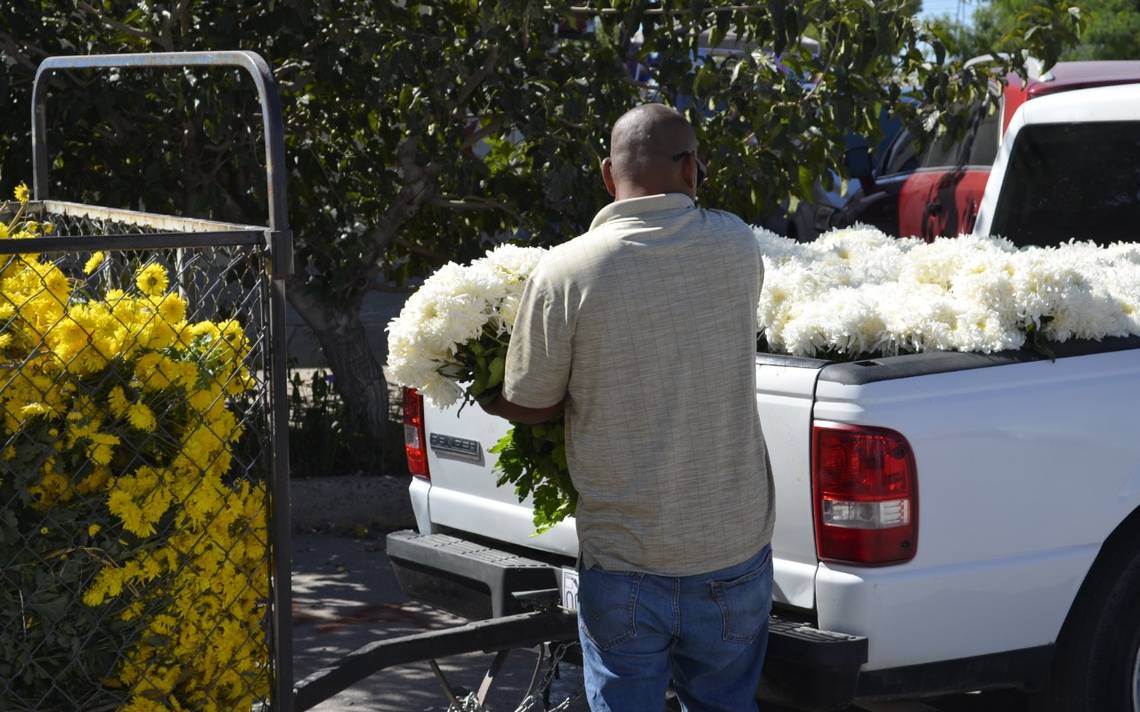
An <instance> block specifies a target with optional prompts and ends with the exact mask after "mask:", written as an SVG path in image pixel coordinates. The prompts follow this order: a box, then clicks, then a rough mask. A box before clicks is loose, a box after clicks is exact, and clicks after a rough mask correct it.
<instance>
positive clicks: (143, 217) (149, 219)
mask: <svg viewBox="0 0 1140 712" xmlns="http://www.w3.org/2000/svg"><path fill="white" fill-rule="evenodd" d="M29 207H30V208H31V209H42V210H44V211H46V212H48V213H51V214H53V215H67V216H68V217H75V218H88V219H90V220H106V221H108V222H117V223H125V224H127V225H137V226H139V227H149V228H154V229H156V230H167V231H170V232H234V231H238V230H250V231H258V232H261V231H263V230H265V227H266V226H265V225H242V224H240V223H228V222H219V221H217V220H202V219H200V218H179V217H174V216H173V215H162V214H159V213H144V212H141V211H139V210H125V209H123V208H108V207H105V206H102V205H86V204H84V203H70V202H67V201H64V200H43V201H39V202H38V203H35V202H33V203H29Z"/></svg>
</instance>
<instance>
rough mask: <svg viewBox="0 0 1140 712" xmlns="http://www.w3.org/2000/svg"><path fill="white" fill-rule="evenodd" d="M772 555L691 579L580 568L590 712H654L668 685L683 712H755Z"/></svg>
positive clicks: (765, 550) (764, 646) (580, 614)
mask: <svg viewBox="0 0 1140 712" xmlns="http://www.w3.org/2000/svg"><path fill="white" fill-rule="evenodd" d="M771 609H772V549H771V547H770V546H765V547H764V548H763V549H761V550H760V553H758V554H756V555H755V556H753V557H752V558H750V559H748V560H747V561H745V562H743V563H740V564H736V565H735V566H730V567H728V568H726V569H721V570H719V571H712V572H710V573H707V574H700V575H697V576H679V577H678V576H656V575H653V574H644V573H636V572H627V571H605V570H602V569H599V568H597V567H593V568H589V569H584V570H583V571H581V573H580V574H579V581H578V634H579V637H580V638H581V641H582V658H583V664H584V668H585V670H584V672H585V678H586V696H587V699H588V700H589V702H590V709H591V710H592V711H593V712H654V711H656V710H663V709H664V707H665V691H666V689H667V687H668V685H669V680H670V679H672V680H673V686H674V688H675V689H676V691H677V697H678V698H679V699H680V701H681V706H682V708H683V709H684V710H686V712H742V711H743V710H755V709H756V708H757V707H756V686H757V685H758V684H759V682H760V669H761V667H762V666H763V664H764V651H765V650H766V649H767V647H768V614H769V613H770V612H771Z"/></svg>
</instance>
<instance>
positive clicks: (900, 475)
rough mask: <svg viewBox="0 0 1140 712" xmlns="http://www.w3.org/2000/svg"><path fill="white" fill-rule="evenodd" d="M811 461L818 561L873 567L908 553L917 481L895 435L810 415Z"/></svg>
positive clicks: (914, 544) (914, 537)
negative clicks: (818, 419)
mask: <svg viewBox="0 0 1140 712" xmlns="http://www.w3.org/2000/svg"><path fill="white" fill-rule="evenodd" d="M811 460H812V468H811V469H812V491H813V497H814V503H815V546H816V553H817V554H818V555H819V558H820V560H822V561H835V562H840V563H847V564H866V565H879V564H899V563H903V562H905V561H910V560H911V559H913V558H914V555H915V552H916V551H917V549H918V479H917V472H916V470H915V465H914V452H913V451H912V450H911V447H910V443H908V442H907V441H906V438H904V437H903V436H902V434H900V433H897V432H895V431H894V430H887V429H886V428H872V427H862V426H856V425H846V424H843V423H832V422H827V421H816V422H815V423H814V424H813V426H812V453H811Z"/></svg>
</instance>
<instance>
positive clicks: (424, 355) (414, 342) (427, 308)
mask: <svg viewBox="0 0 1140 712" xmlns="http://www.w3.org/2000/svg"><path fill="white" fill-rule="evenodd" d="M544 252H545V251H544V250H542V249H541V248H537V247H518V246H515V245H503V246H501V247H498V248H496V249H494V250H492V251H490V252H488V253H487V255H486V256H485V257H482V258H480V259H477V260H474V261H473V262H471V264H469V265H459V264H456V263H454V262H449V263H447V264H446V265H444V266H443V267H441V268H440V269H439V270H438V271H436V272H435V274H433V275H431V276H430V277H428V278H427V280H425V281H424V283H423V285H422V286H421V287H420V288H419V289H418V290H416V291H415V293H413V294H412V295H411V296H410V297H409V298H408V301H407V302H406V303H405V305H404V308H403V310H402V311H401V312H400V315H399V316H398V317H396V318H395V319H393V320H392V321H391V322H389V324H388V365H387V372H388V378H390V379H391V380H392V381H393V382H395V383H397V384H399V385H401V386H407V387H409V388H415V389H416V390H418V391H419V392H420V393H422V394H423V395H424V397H425V398H427V399H428V400H430V401H431V402H432V403H433V404H434V405H435V406H437V407H440V408H446V407H448V406H450V405H454V404H455V403H456V402H458V401H459V400H461V399H462V400H463V402H464V404H468V403H471V402H473V401H476V400H483V399H493V398H494V397H495V396H497V395H498V393H499V392H500V391H501V390H502V385H503V370H504V366H505V365H506V358H507V345H508V344H509V343H510V336H511V328H512V327H513V326H514V322H515V315H516V314H517V312H518V307H519V299H520V298H521V296H522V290H523V286H524V285H525V284H526V280H527V278H528V277H529V276H530V273H531V272H532V271H533V270H534V268H535V265H537V264H538V261H539V260H540V259H541V258H542V255H543V253H544ZM563 434H564V430H563V427H562V419H561V417H559V418H558V419H557V420H556V421H553V422H550V423H546V424H543V425H537V426H530V425H522V424H514V425H513V427H512V428H511V430H510V431H509V432H508V433H507V435H506V436H505V437H504V438H503V439H502V440H500V441H499V443H498V444H496V445H495V447H493V448H491V452H493V453H496V454H498V455H499V459H498V463H497V465H496V467H497V469H498V470H499V472H500V477H499V482H498V484H499V485H504V484H508V483H509V484H512V485H514V486H515V491H516V492H517V493H518V495H519V499H520V500H522V499H525V498H526V497H527V496H528V495H533V497H534V523H535V526H536V528H537V529H538V531H540V532H541V531H544V530H545V529H548V528H550V527H551V526H553V525H554V524H555V523H557V522H559V521H561V520H562V519H565V518H566V517H567V516H569V515H571V514H573V513H574V504H575V502H576V501H577V493H575V492H574V488H573V486H572V485H571V484H570V476H569V472H568V469H567V467H566V449H565V446H564V440H563Z"/></svg>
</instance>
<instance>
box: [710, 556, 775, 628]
mask: <svg viewBox="0 0 1140 712" xmlns="http://www.w3.org/2000/svg"><path fill="white" fill-rule="evenodd" d="M771 570H772V557H771V555H768V556H765V557H764V558H763V560H762V561H761V562H760V565H759V566H758V567H756V568H753V569H752V570H750V571H748V572H747V573H745V574H743V575H741V576H739V577H737V578H734V579H729V580H727V581H710V582H709V588H711V589H712V597H713V599H714V600H715V601H716V604H717V606H718V607H719V608H720V614H721V617H722V619H723V621H724V627H723V629H722V634H723V636H724V639H725V640H727V641H730V642H735V643H751V642H753V641H754V640H756V636H758V635H760V633H761V632H762V631H764V630H765V629H766V627H767V624H768V614H769V613H771V611H772V575H771Z"/></svg>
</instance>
